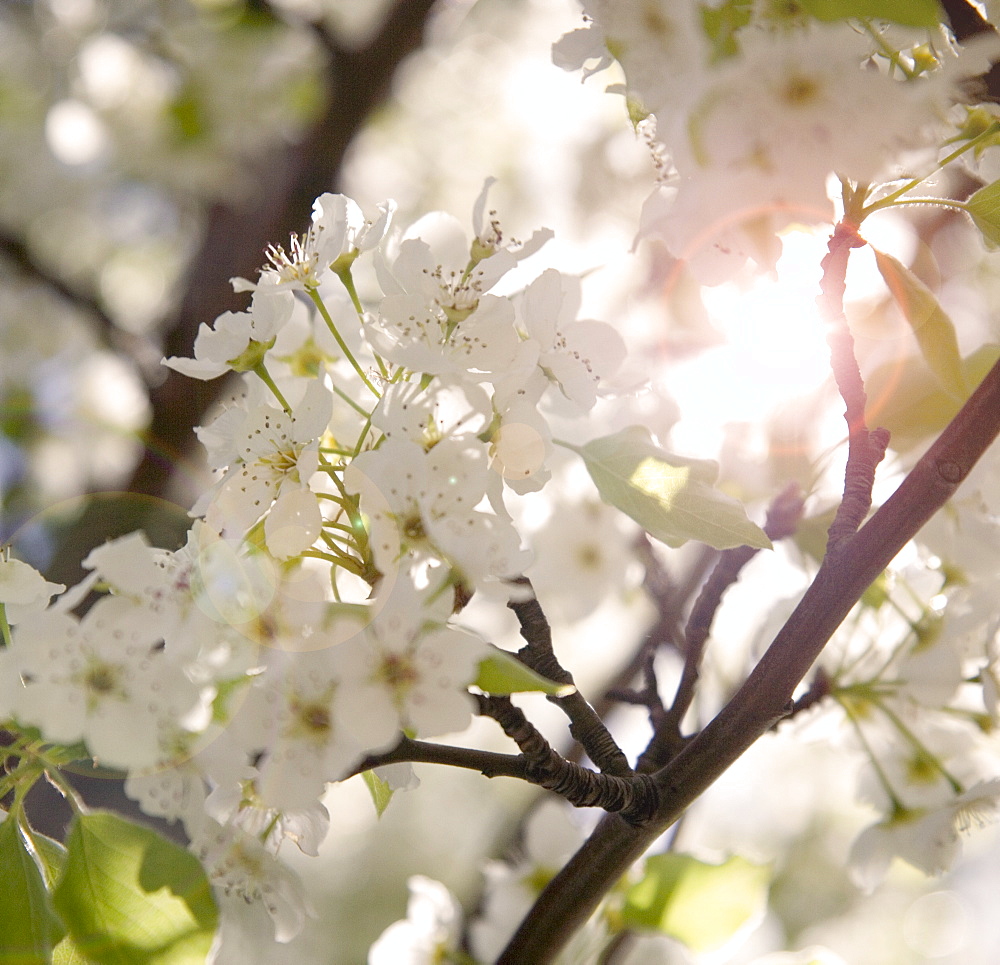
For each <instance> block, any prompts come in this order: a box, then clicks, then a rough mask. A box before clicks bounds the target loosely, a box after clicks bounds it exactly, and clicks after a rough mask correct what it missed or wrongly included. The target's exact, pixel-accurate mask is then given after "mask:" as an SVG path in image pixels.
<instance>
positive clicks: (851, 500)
mask: <svg viewBox="0 0 1000 965" xmlns="http://www.w3.org/2000/svg"><path fill="white" fill-rule="evenodd" d="M865 243H866V242H865V240H864V239H863V238H862V237H861V236H860V235H859V234H858V232H857V227H856V226H855V225H853V224H850V223H848V222H846V221H841V222H840V223H839V224H838V225H837V227H836V228H835V229H834V232H833V236H832V237H831V238H830V242H829V246H828V247H829V251H828V253H827V255H826V257H825V258H824V259H823V261H822V266H823V278H822V280H821V281H820V290H821V295H820V297H819V299H818V304H819V306H820V310H821V312H822V314H823V316H824V318H825V319H826V322H827V324H828V326H829V332H828V335H827V341H828V342H829V344H830V363H831V366H832V368H833V375H834V378H835V379H836V381H837V388H838V389H839V390H840V395H841V397H842V398H843V400H844V403H845V405H846V406H847V410H846V411H845V413H844V418H845V419H846V420H847V432H848V442H847V469H846V470H845V472H844V498H843V499H842V500H841V503H840V506H838V507H837V515H836V516H835V517H834V519H833V522H832V523H831V524H830V532H829V536H828V538H827V552H830V551H832V550H835V549H836V548H837V546H838V545H839V544H840V543H841V542H842V541H843V540H845V539H849V538H850V537H851V536H853V535H854V534H855V533H856V532H857V530H858V527H859V526H860V525H861V522H862V520H864V518H865V516H867V515H868V510H869V509H871V506H872V486H873V485H874V484H875V469H876V467H877V466H878V464H879V463H880V462H881V461H882V458H883V457H884V456H885V450H886V446H888V445H889V433H888V431H887V430H885V429H876V430H874V431H873V432H872V431H869V429H868V426H867V425H866V423H865V407H866V405H867V403H868V398H867V396H866V395H865V386H864V382H863V380H862V378H861V370H860V369H859V368H858V361H857V359H856V358H855V356H854V336H853V335H851V330H850V328H849V327H848V324H847V317H846V316H845V315H844V290H845V285H846V279H847V259H848V256H849V255H850V253H851V249H852V248H860V247H861V246H862V245H864V244H865Z"/></svg>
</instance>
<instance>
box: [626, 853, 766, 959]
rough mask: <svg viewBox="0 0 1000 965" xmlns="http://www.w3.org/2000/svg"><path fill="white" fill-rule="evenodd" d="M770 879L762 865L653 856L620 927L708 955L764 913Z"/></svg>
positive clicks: (628, 898)
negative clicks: (656, 934)
mask: <svg viewBox="0 0 1000 965" xmlns="http://www.w3.org/2000/svg"><path fill="white" fill-rule="evenodd" d="M770 877H771V872H770V869H769V868H768V867H767V866H766V865H755V864H751V863H750V862H749V861H747V860H745V859H744V858H740V857H738V856H734V857H732V858H730V859H729V860H728V861H726V862H724V863H723V864H720V865H713V864H705V863H704V862H702V861H698V860H697V859H695V858H692V857H691V856H690V855H686V854H678V853H676V852H670V853H667V854H657V855H653V856H652V857H650V858H647V859H646V867H645V873H644V875H643V877H642V879H641V880H640V881H637V882H636V883H635V884H634V885H632V887H631V888H629V890H628V891H627V892H626V895H625V907H624V908H623V909H622V921H623V923H624V924H625V926H626V927H633V928H645V929H650V930H653V931H658V932H663V933H664V934H666V935H670V936H672V937H673V938H676V939H677V940H678V941H681V942H683V943H684V944H685V945H687V946H688V947H689V948H691V949H693V950H694V951H696V952H699V953H700V952H708V951H712V950H713V949H716V948H720V947H721V946H722V945H724V944H725V943H726V942H727V941H729V939H730V938H732V937H733V935H735V934H736V932H737V931H738V930H739V929H740V928H742V927H743V926H744V925H746V924H747V923H748V922H750V921H752V920H753V918H754V917H755V916H756V915H758V914H759V913H761V912H762V911H763V910H764V907H765V903H766V899H767V888H768V883H769V880H770Z"/></svg>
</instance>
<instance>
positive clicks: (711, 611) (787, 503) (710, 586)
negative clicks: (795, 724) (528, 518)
mask: <svg viewBox="0 0 1000 965" xmlns="http://www.w3.org/2000/svg"><path fill="white" fill-rule="evenodd" d="M802 505H803V503H802V496H801V494H800V493H799V489H798V486H795V485H791V486H788V487H786V488H785V489H784V490H783V491H782V492H781V493H779V494H778V495H777V496H776V497H775V498H774V500H773V502H772V503H771V506H770V508H769V509H768V511H767V520H766V521H765V523H764V532H765V533H766V534H767V536H768V538H769V539H771V540H779V539H784V538H785V537H786V536H790V535H791V534H792V533H794V532H795V528H796V527H797V526H798V523H799V519H800V518H801V517H802ZM758 552H760V551H759V550H758V549H756V548H755V547H752V546H736V547H733V548H732V549H728V550H724V551H723V552H722V553H721V554H720V556H719V559H718V562H717V563H716V564H715V569H713V570H712V573H711V575H710V576H709V578H708V580H707V581H706V582H705V585H704V586H703V587H702V588H701V593H699V594H698V598H697V599H696V600H695V602H694V607H693V608H692V609H691V614H690V616H689V617H688V622H687V626H686V627H685V630H684V639H685V647H684V669H683V671H682V672H681V679H680V681H679V683H678V684H677V693H676V696H675V697H674V702H673V704H672V705H671V707H670V710H669V711H667V713H666V716H665V717H664V719H663V721H662V722H661V724H660V726H659V728H658V729H657V730H656V732H655V733H654V734H653V739H652V740H651V741H650V743H649V747H647V748H646V750H645V752H644V753H643V754H642V756H641V757H640V758H639V763H638V765H637V769H638V770H641V771H651V770H656V769H657V768H659V767H662V766H663V765H664V764H665V763H666V762H667V761H668V760H669V759H670V758H671V757H672V756H673V752H674V751H675V750H676V749H678V748H679V747H680V746H681V743H682V738H681V723H682V721H683V720H684V716H685V714H687V712H688V709H689V708H690V707H691V702H692V700H694V695H695V690H696V689H697V685H698V677H699V675H700V672H701V660H702V656H703V654H704V650H705V644H706V642H707V641H708V635H709V632H710V631H711V629H712V623H713V621H714V620H715V614H716V612H717V611H718V609H719V606H720V605H721V603H722V598H723V596H724V595H725V593H726V591H727V590H728V589H729V588H730V587H731V586H732V585H733V584H734V583H735V582H736V581H737V580H738V579H739V576H740V573H742V572H743V568H744V567H745V566H746V565H747V563H749V562H750V560H752V559H753V558H754V557H755V556H756V555H757V553H758Z"/></svg>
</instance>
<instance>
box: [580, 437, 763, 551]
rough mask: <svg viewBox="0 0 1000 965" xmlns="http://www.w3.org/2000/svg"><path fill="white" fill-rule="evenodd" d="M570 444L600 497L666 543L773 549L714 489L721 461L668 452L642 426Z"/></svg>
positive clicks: (740, 511) (734, 503) (734, 505)
mask: <svg viewBox="0 0 1000 965" xmlns="http://www.w3.org/2000/svg"><path fill="white" fill-rule="evenodd" d="M570 448H572V449H573V451H574V452H576V453H578V454H579V455H580V456H581V457H582V458H583V461H584V463H585V464H586V466H587V471H588V472H589V473H590V477H591V479H593V480H594V483H595V485H596V486H597V491H598V492H599V493H600V494H601V499H603V500H604V501H605V502H606V503H610V504H611V505H612V506H615V507H617V508H618V509H620V510H621V511H622V512H623V513H625V514H626V515H627V516H631V517H632V519H634V520H635V521H636V522H637V523H638V524H639V525H640V526H642V528H643V529H645V530H646V532H647V533H649V535H650V536H653V537H655V538H656V539H658V540H661V541H662V542H664V543H666V544H667V546H681V545H682V544H683V543H685V542H687V541H688V540H689V539H694V540H699V541H700V542H702V543H707V544H708V545H709V546H714V547H715V548H716V549H728V548H730V547H732V546H754V547H757V548H758V549H770V548H771V541H770V540H769V539H768V538H767V536H766V535H765V534H764V531H763V530H762V529H761V528H760V527H759V526H756V525H755V524H754V523H752V522H750V520H749V519H747V516H746V512H745V511H744V509H743V506H742V505H741V504H740V503H738V502H737V501H736V500H735V499H733V498H731V497H730V496H727V495H726V494H725V493H722V492H720V491H719V490H718V489H716V488H715V485H714V484H715V480H716V478H717V476H718V466H717V465H716V463H714V462H711V461H709V460H704V459H686V458H684V457H683V456H675V455H672V454H671V453H668V452H665V451H664V450H663V449H660V448H659V447H658V446H657V445H655V444H654V443H653V440H652V438H651V437H650V435H649V431H648V430H647V429H645V428H644V427H643V426H629V427H628V428H627V429H622V430H621V431H620V432H616V433H615V434H614V435H610V436H603V437H602V438H600V439H594V440H593V441H592V442H588V443H587V444H586V445H585V446H582V447H579V448H577V447H570Z"/></svg>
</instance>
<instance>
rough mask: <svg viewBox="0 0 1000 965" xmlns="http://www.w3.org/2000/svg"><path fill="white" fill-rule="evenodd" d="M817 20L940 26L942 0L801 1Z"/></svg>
mask: <svg viewBox="0 0 1000 965" xmlns="http://www.w3.org/2000/svg"><path fill="white" fill-rule="evenodd" d="M800 2H801V4H802V6H803V7H804V8H805V10H806V12H807V13H809V14H811V15H812V16H813V17H815V18H816V19H817V20H853V19H855V18H857V19H861V20H869V19H871V20H890V21H892V23H901V24H905V25H906V26H907V27H936V26H937V25H938V24H939V23H940V22H941V6H940V4H939V3H938V0H800Z"/></svg>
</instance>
